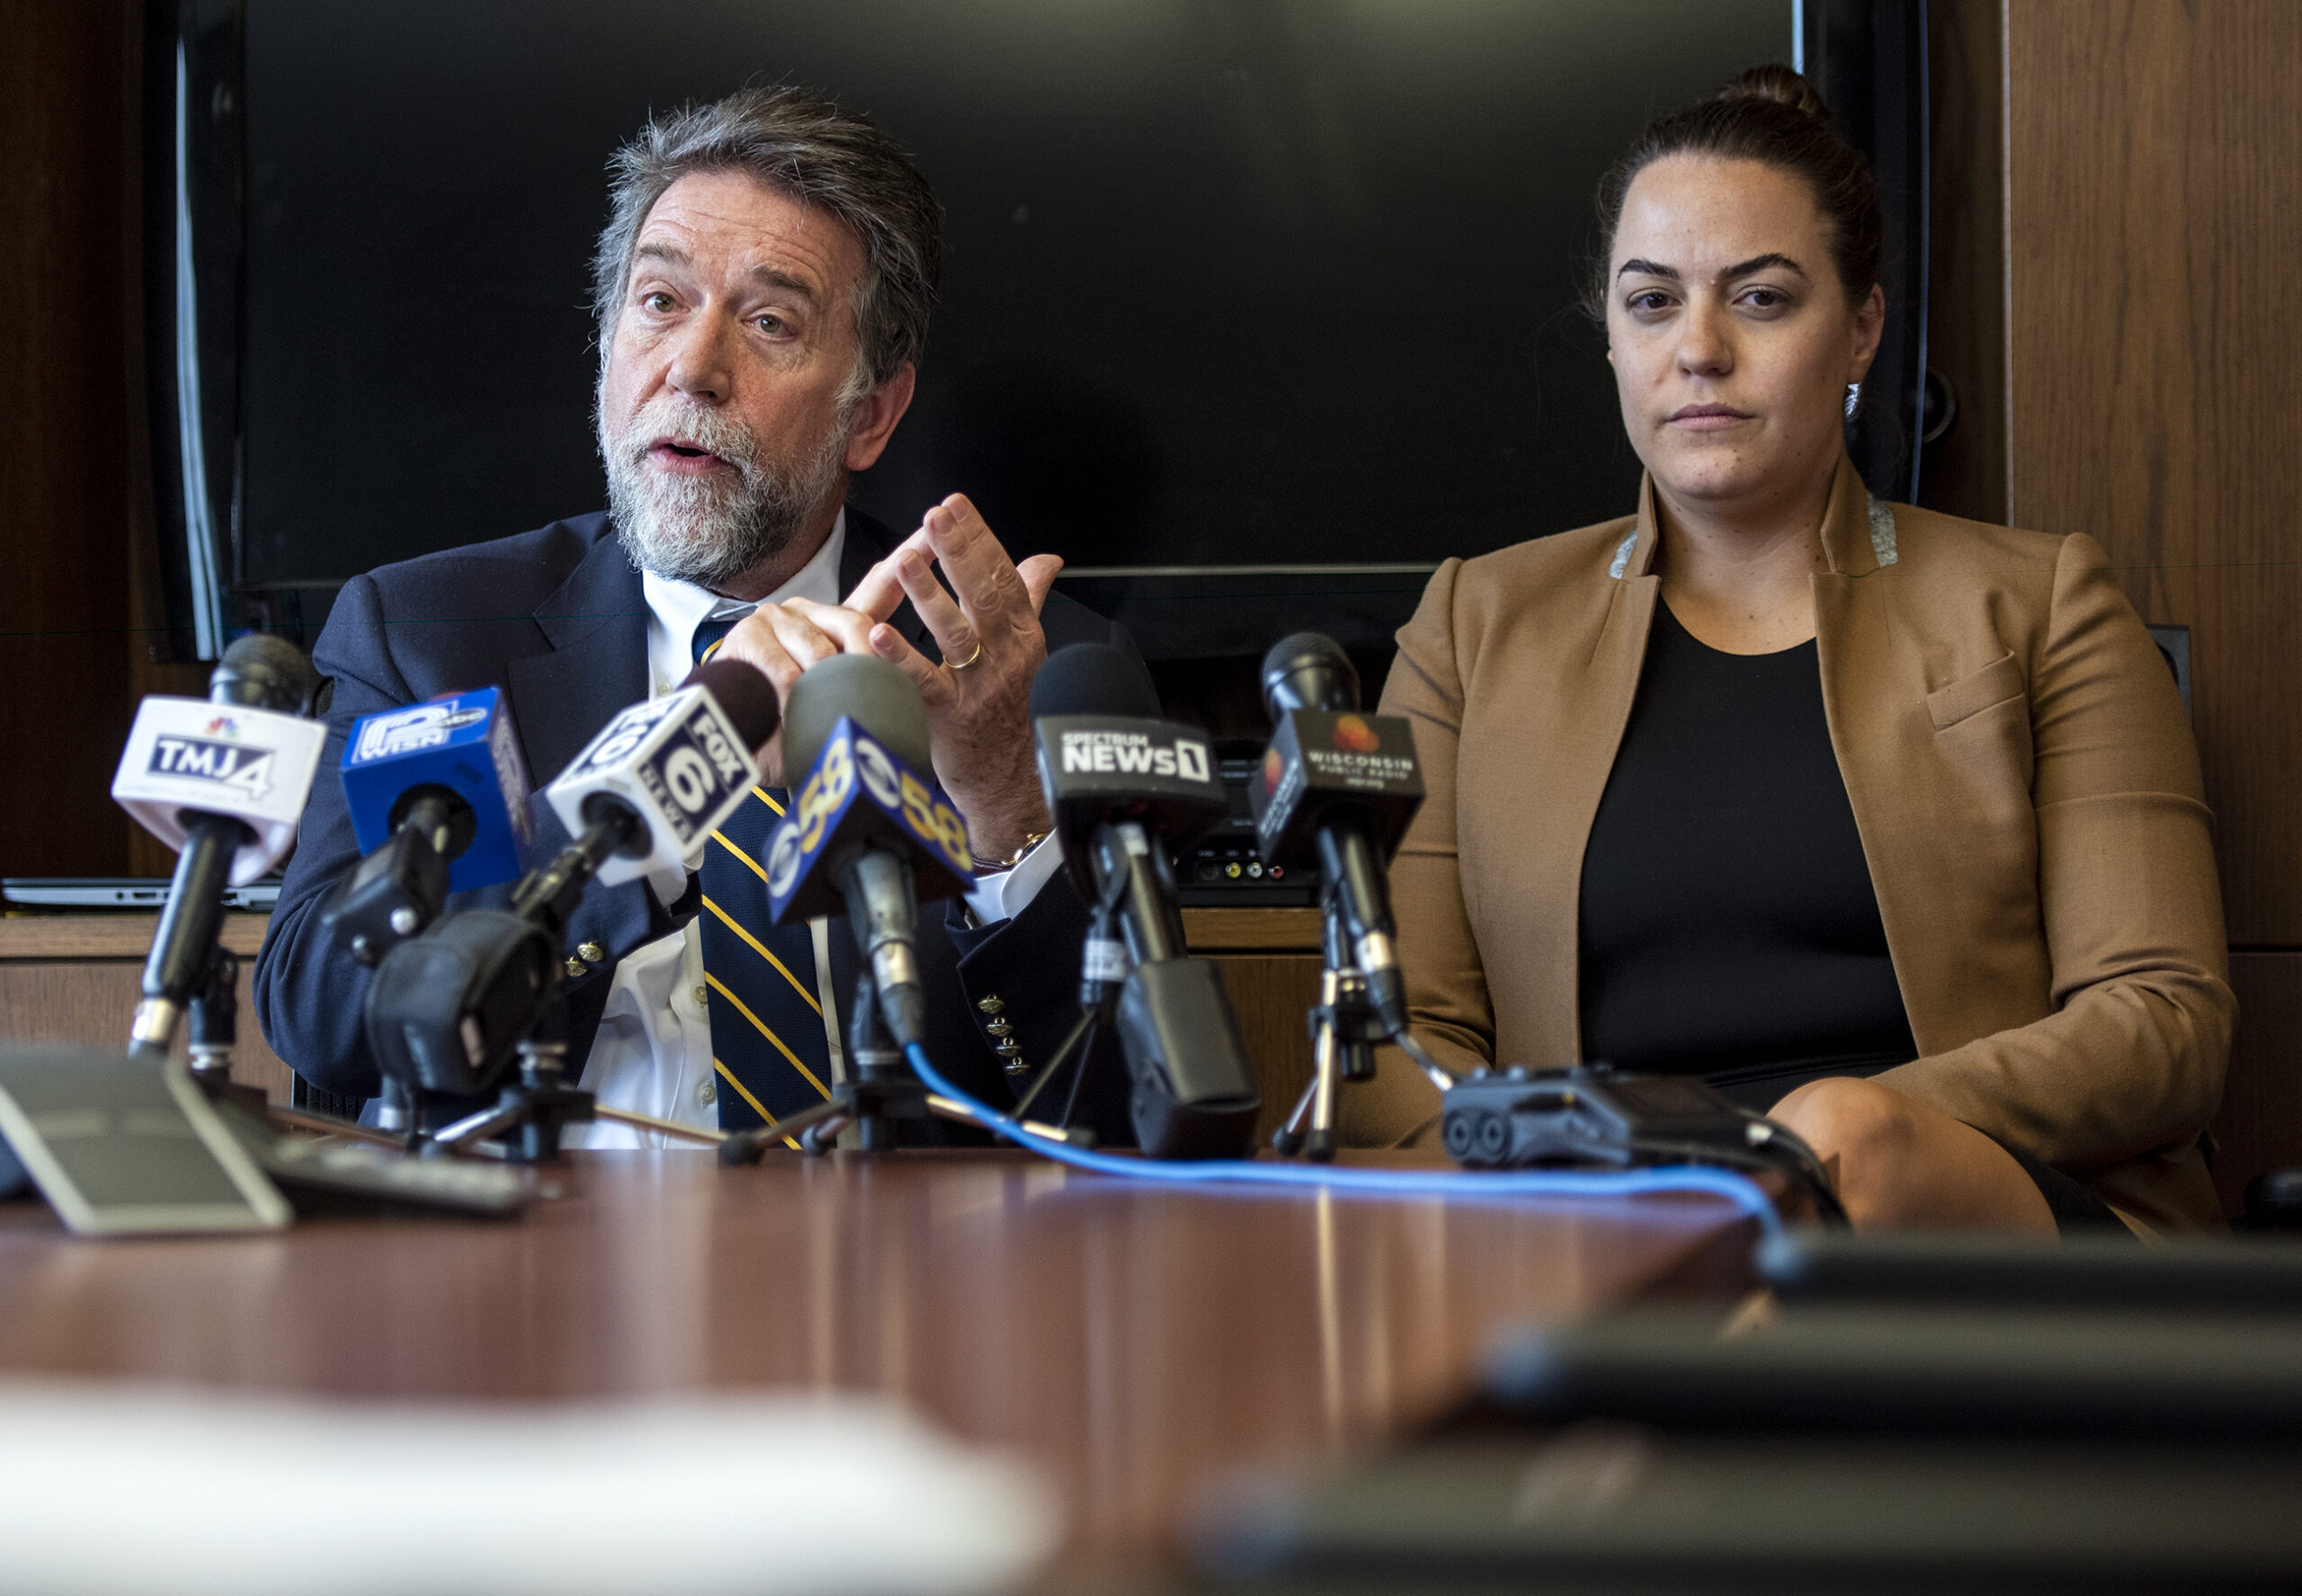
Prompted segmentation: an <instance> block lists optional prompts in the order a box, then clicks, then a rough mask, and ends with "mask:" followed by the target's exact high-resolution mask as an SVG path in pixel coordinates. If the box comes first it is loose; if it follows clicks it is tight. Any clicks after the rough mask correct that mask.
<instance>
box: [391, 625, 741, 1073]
mask: <svg viewBox="0 0 2302 1596" xmlns="http://www.w3.org/2000/svg"><path fill="white" fill-rule="evenodd" d="M779 718H780V716H779V712H778V709H777V706H776V702H775V690H774V688H773V687H772V685H771V684H770V683H769V682H768V680H767V678H766V677H765V676H763V675H762V674H760V673H759V672H758V671H756V670H754V668H753V667H752V666H750V665H748V664H744V663H743V662H742V661H740V660H712V661H710V662H709V663H707V664H702V665H699V666H697V667H696V669H695V670H694V671H693V672H692V673H690V674H689V676H688V678H687V680H686V681H685V682H682V683H681V684H680V686H679V688H678V690H677V691H674V692H671V693H668V694H666V695H665V697H663V698H660V699H656V700H651V701H650V702H647V703H645V704H635V705H633V706H632V707H631V708H630V709H626V710H624V711H623V712H622V713H621V714H620V715H618V716H617V717H616V718H614V719H613V720H611V721H610V722H609V723H608V725H607V727H606V728H605V729H604V730H602V732H601V733H600V735H599V736H597V737H594V738H593V740H592V742H591V743H590V744H589V745H586V746H585V748H584V751H583V752H582V753H578V754H577V755H576V758H575V759H574V760H573V761H571V762H569V764H568V766H567V770H565V771H562V772H560V774H559V776H558V779H557V780H554V781H553V782H552V783H551V785H550V786H549V787H548V788H546V789H544V797H545V798H547V799H549V801H550V803H551V806H552V807H553V809H554V810H555V811H556V812H557V813H558V815H559V816H560V818H561V820H562V821H563V822H564V823H565V824H566V825H567V829H568V831H569V832H570V833H572V834H575V836H576V840H575V841H574V842H573V843H570V844H569V845H568V846H567V848H566V849H565V850H563V851H561V852H560V854H559V856H558V858H556V859H555V860H552V861H551V862H550V863H549V864H548V865H545V866H543V867H541V868H540V869H536V870H533V871H531V872H530V873H529V874H528V876H527V877H526V878H523V879H522V881H521V882H520V885H519V887H517V888H516V889H515V890H514V891H513V895H512V900H511V903H510V905H509V906H508V907H506V908H504V909H467V910H464V911H462V912H461V913H459V914H450V915H448V916H447V917H446V918H444V919H442V920H441V921H439V922H438V923H436V924H434V925H433V927H432V928H431V929H430V930H428V931H426V932H424V934H422V935H420V936H417V937H414V938H411V939H410V940H408V941H404V942H401V943H400V944H399V945H398V946H397V947H395V948H393V949H392V950H390V951H389V952H388V953H387V954H385V955H384V957H383V959H382V961H381V962H380V963H379V965H378V966H377V969H376V976H375V979H374V981H373V982H371V983H370V985H369V988H368V1001H367V1008H366V1013H365V1021H366V1026H367V1031H368V1044H369V1047H370V1048H371V1049H372V1050H373V1051H374V1053H375V1055H376V1059H377V1062H378V1065H379V1067H380V1068H381V1069H382V1071H383V1073H384V1074H386V1075H388V1076H390V1077H391V1078H393V1079H395V1080H397V1081H401V1082H404V1083H411V1084H413V1085H415V1086H417V1087H420V1088H421V1089H423V1090H424V1091H429V1092H452V1093H455V1094H457V1095H460V1096H466V1097H471V1096H477V1095H479V1094H481V1093H483V1092H486V1091H487V1090H488V1088H489V1085H490V1084H491V1083H493V1082H494V1080H495V1077H496V1075H497V1074H500V1073H501V1072H502V1070H503V1068H504V1065H506V1064H508V1063H509V1062H510V1061H511V1059H512V1057H513V1054H514V1053H515V1052H516V1051H517V1049H518V1047H519V1044H520V1043H521V1042H522V1040H524V1039H527V1038H528V1037H529V1036H530V1035H531V1033H532V1032H533V1031H534V1030H536V1028H537V1026H538V1025H539V1024H540V1022H541V1021H543V1019H544V1018H545V1016H546V1014H547V1013H548V1012H549V1011H550V1009H551V1008H552V1006H553V1005H554V1004H555V1003H557V1002H558V995H559V983H560V978H561V977H560V967H559V961H560V958H561V957H562V954H561V950H560V943H561V940H562V938H563V936H564V935H565V933H566V932H567V923H568V921H569V920H570V919H571V918H572V917H573V916H574V914H575V912H576V905H577V904H578V903H579V902H581V901H582V898H583V895H584V887H586V886H588V885H589V884H590V883H591V882H592V880H593V878H598V879H599V880H601V881H602V882H605V883H607V884H608V885H611V886H614V885H618V884H620V883H621V882H624V881H629V880H633V879H637V878H638V877H639V876H640V875H642V874H643V873H644V872H646V871H647V870H649V869H653V868H655V867H656V866H657V865H658V864H659V863H663V862H665V861H668V862H669V864H671V865H672V866H673V867H674V868H682V867H683V860H684V859H685V857H686V854H687V853H688V851H690V850H691V847H692V846H695V845H698V844H700V843H701V841H702V839H703V838H705V837H708V836H709V835H710V834H711V833H712V831H713V830H715V829H716V828H718V826H720V825H725V824H726V823H727V816H729V815H731V814H733V813H734V812H735V810H736V808H737V807H740V806H741V804H742V803H743V801H744V796H745V792H746V791H748V790H749V789H750V787H751V785H752V783H753V781H754V780H756V779H757V777H758V766H757V764H756V763H755V762H754V760H753V757H752V753H751V751H752V750H753V749H754V748H757V747H758V746H759V745H761V744H763V743H764V742H766V741H767V740H768V738H770V737H772V736H774V735H775V727H776V724H777V722H778V720H779Z"/></svg>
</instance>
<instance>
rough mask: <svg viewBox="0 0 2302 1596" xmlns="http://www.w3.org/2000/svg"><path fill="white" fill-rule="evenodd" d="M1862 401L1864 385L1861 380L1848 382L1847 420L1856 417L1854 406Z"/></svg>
mask: <svg viewBox="0 0 2302 1596" xmlns="http://www.w3.org/2000/svg"><path fill="white" fill-rule="evenodd" d="M1860 403H1862V385H1861V384H1860V383H1859V382H1850V383H1848V384H1847V385H1846V419H1847V420H1849V421H1852V420H1853V419H1854V407H1855V406H1857V405H1860Z"/></svg>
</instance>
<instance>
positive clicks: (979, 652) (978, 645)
mask: <svg viewBox="0 0 2302 1596" xmlns="http://www.w3.org/2000/svg"><path fill="white" fill-rule="evenodd" d="M982 657H983V639H982V638H980V637H978V638H976V640H975V652H974V653H973V654H970V655H968V656H967V658H965V659H955V660H952V661H950V662H949V663H950V667H951V669H953V670H955V671H964V670H966V669H967V668H968V666H969V665H971V664H975V662H976V661H977V660H979V659H981V658H982Z"/></svg>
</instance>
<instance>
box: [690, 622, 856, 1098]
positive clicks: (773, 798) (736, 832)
mask: <svg viewBox="0 0 2302 1596" xmlns="http://www.w3.org/2000/svg"><path fill="white" fill-rule="evenodd" d="M735 624H736V622H735V620H707V621H705V622H703V623H702V624H701V625H700V626H698V627H697V628H696V629H695V657H696V660H697V661H698V663H700V662H702V661H703V660H705V659H708V658H709V657H710V655H711V653H712V651H713V650H714V649H716V648H717V647H718V646H719V640H720V639H721V638H725V637H726V636H727V631H728V629H729V628H731V627H733V626H734V625H735ZM752 800H753V801H751V802H747V803H745V805H744V807H742V808H740V809H738V810H736V813H735V814H734V815H733V816H730V817H729V818H728V820H727V824H726V825H723V826H721V827H720V828H719V829H718V831H715V832H713V833H712V834H711V841H710V842H709V843H707V844H706V845H705V848H704V854H703V871H702V876H703V910H702V914H703V979H704V983H705V985H707V986H708V987H709V989H710V994H711V995H710V1012H711V1064H712V1069H713V1071H714V1073H715V1074H717V1075H718V1084H719V1128H721V1129H722V1130H730V1131H733V1130H746V1129H749V1128H753V1127H754V1126H758V1125H763V1124H765V1125H772V1124H773V1123H775V1122H776V1121H777V1120H779V1119H784V1118H785V1117H787V1116H789V1115H791V1114H795V1113H797V1112H799V1110H802V1109H806V1108H811V1107H813V1106H814V1105H815V1104H816V1103H819V1102H821V1101H824V1099H825V1098H826V1097H829V1096H830V1095H831V1085H832V1074H831V1044H830V1041H829V1040H828V1039H827V1038H826V1036H825V1030H824V1013H823V1004H822V1003H821V1002H820V1001H819V1000H818V998H817V997H816V947H815V938H814V935H813V933H812V932H810V931H809V930H808V928H807V923H806V922H804V921H797V922H794V923H791V924H789V925H777V924H775V923H772V921H770V920H769V918H768V914H767V872H766V870H765V869H763V868H762V867H763V865H764V864H765V863H766V862H767V839H768V835H769V834H770V833H771V832H772V831H773V830H774V829H775V823H776V821H777V820H779V819H781V817H782V815H783V804H784V791H783V789H781V788H780V787H773V788H763V787H754V788H753V789H752ZM836 1018H837V1017H836V1016H834V1021H836Z"/></svg>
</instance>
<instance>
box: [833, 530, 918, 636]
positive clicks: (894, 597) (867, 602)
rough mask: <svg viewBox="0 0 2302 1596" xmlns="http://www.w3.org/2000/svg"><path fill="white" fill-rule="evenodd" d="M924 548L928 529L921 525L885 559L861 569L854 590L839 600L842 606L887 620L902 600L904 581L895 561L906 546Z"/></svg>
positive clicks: (901, 554) (874, 618)
mask: <svg viewBox="0 0 2302 1596" xmlns="http://www.w3.org/2000/svg"><path fill="white" fill-rule="evenodd" d="M906 548H916V549H921V550H924V549H925V548H927V532H926V529H925V528H922V529H921V530H920V531H915V532H914V533H912V535H911V536H910V537H908V538H906V539H904V540H903V541H902V542H900V543H898V544H897V545H896V546H895V548H894V549H893V550H891V551H890V552H889V553H888V557H886V558H885V559H883V560H881V561H879V564H877V565H875V566H872V567H871V568H870V570H868V571H866V572H864V573H863V580H862V581H861V582H859V583H857V584H855V591H854V592H852V593H849V594H848V595H847V597H846V598H845V599H843V601H841V607H842V608H843V609H848V610H852V611H855V612H856V613H857V614H859V615H868V616H870V618H871V619H872V620H887V618H888V616H890V615H893V614H894V613H895V612H896V611H897V608H898V607H900V606H901V605H902V603H903V584H902V583H901V582H900V581H898V580H897V577H896V561H897V559H899V558H901V557H902V556H903V551H904V550H905V549H906ZM927 557H928V558H930V559H932V558H933V557H934V556H933V555H932V554H929V555H927Z"/></svg>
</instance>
